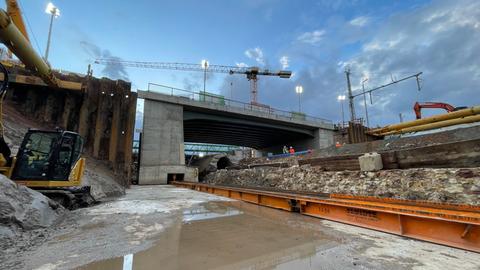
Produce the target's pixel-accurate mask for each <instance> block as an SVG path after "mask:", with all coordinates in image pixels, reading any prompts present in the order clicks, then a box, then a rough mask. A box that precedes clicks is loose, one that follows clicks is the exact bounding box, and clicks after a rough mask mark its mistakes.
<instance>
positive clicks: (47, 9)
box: [45, 3, 60, 61]
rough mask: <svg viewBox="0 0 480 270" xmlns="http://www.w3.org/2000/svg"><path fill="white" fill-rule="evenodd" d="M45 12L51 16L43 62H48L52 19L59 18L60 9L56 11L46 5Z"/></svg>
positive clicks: (54, 7)
mask: <svg viewBox="0 0 480 270" xmlns="http://www.w3.org/2000/svg"><path fill="white" fill-rule="evenodd" d="M45 12H46V13H47V14H51V17H50V28H49V29H48V39H47V48H46V49H45V61H48V51H49V50H50V40H51V37H52V26H53V19H54V18H57V17H59V16H60V9H58V8H57V7H56V6H54V5H53V4H52V3H48V5H47V8H46V9H45Z"/></svg>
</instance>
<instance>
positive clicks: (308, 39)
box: [297, 30, 325, 45]
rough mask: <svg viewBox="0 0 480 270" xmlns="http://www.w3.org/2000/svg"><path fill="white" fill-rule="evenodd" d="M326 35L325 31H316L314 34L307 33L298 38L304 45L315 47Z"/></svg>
mask: <svg viewBox="0 0 480 270" xmlns="http://www.w3.org/2000/svg"><path fill="white" fill-rule="evenodd" d="M324 35H325V30H315V31H313V32H305V33H303V34H301V35H300V36H299V37H298V38H297V40H298V41H300V42H303V43H308V44H311V45H315V44H317V43H318V42H320V40H322V38H323V36H324Z"/></svg>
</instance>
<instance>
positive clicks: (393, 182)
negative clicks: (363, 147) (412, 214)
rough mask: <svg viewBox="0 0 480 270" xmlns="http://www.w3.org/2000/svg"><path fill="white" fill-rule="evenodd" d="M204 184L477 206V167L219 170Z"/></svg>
mask: <svg viewBox="0 0 480 270" xmlns="http://www.w3.org/2000/svg"><path fill="white" fill-rule="evenodd" d="M205 182H206V183H209V184H216V185H236V186H245V187H268V188H275V189H280V190H295V191H309V192H322V193H339V194H350V195H358V196H377V197H386V198H397V199H408V200H426V201H432V202H443V203H460V204H471V205H480V200H479V194H480V168H469V169H456V168H455V169H444V168H442V169H433V168H416V169H404V170H384V171H378V172H361V171H324V170H323V169H322V168H321V167H311V166H310V165H304V166H293V167H289V168H272V167H259V168H252V169H244V170H219V171H217V172H216V173H213V174H210V175H207V177H206V179H205Z"/></svg>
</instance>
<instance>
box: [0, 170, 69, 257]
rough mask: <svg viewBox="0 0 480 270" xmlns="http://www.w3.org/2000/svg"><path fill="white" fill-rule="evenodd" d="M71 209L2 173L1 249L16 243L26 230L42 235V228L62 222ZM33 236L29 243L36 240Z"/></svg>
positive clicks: (0, 202)
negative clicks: (16, 182) (18, 183)
mask: <svg viewBox="0 0 480 270" xmlns="http://www.w3.org/2000/svg"><path fill="white" fill-rule="evenodd" d="M66 213H67V210H65V209H64V208H63V207H62V206H60V205H59V204H57V203H56V202H54V201H52V200H50V199H48V198H47V197H45V196H44V195H43V194H41V193H39V192H37V191H35V190H32V189H29V188H27V187H24V186H21V185H17V184H15V183H14V182H12V181H11V180H10V179H8V178H6V177H5V176H3V175H0V248H1V249H2V250H7V249H9V248H11V247H12V246H14V243H17V242H18V241H20V240H19V238H18V237H20V236H22V235H23V234H24V233H26V232H32V233H33V235H35V234H36V232H37V234H38V235H40V236H41V235H42V234H43V231H42V229H46V228H49V227H51V226H53V225H55V224H58V223H59V222H60V221H62V220H63V218H64V217H65V216H66ZM34 238H35V237H33V236H31V237H30V238H29V240H28V241H26V243H29V241H30V240H31V241H33V239H34Z"/></svg>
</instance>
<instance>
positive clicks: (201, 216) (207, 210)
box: [183, 205, 243, 222]
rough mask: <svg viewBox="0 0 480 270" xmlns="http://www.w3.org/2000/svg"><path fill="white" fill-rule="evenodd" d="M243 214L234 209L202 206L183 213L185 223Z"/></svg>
mask: <svg viewBox="0 0 480 270" xmlns="http://www.w3.org/2000/svg"><path fill="white" fill-rule="evenodd" d="M212 208H215V209H212ZM242 213H243V212H242V211H240V210H238V209H235V208H232V207H225V208H224V207H212V206H210V207H208V206H205V205H200V206H199V207H195V208H193V209H188V210H185V211H183V222H191V221H199V220H205V219H212V218H221V217H229V216H235V215H240V214H242Z"/></svg>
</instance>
